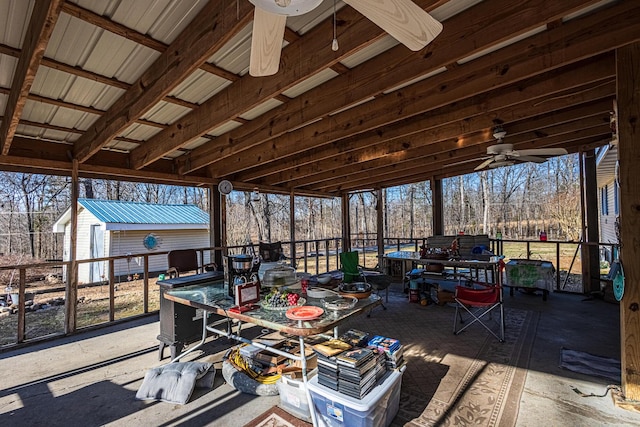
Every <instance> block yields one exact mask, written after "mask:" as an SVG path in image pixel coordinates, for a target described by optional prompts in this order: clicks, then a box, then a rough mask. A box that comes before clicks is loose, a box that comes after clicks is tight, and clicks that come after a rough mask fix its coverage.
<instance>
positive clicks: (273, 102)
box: [240, 98, 283, 120]
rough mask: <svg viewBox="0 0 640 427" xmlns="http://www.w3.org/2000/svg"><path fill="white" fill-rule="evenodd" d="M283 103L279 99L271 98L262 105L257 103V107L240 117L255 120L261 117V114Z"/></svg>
mask: <svg viewBox="0 0 640 427" xmlns="http://www.w3.org/2000/svg"><path fill="white" fill-rule="evenodd" d="M282 104H283V103H282V102H281V101H278V100H277V99H274V98H271V99H268V100H266V101H265V102H263V103H261V104H260V105H257V106H256V107H254V108H252V109H251V110H249V111H246V112H245V113H243V114H241V115H240V117H241V118H243V119H245V120H253V119H255V118H256V117H260V116H261V115H263V114H264V113H266V112H267V111H271V110H273V109H274V108H276V107H278V106H280V105H282Z"/></svg>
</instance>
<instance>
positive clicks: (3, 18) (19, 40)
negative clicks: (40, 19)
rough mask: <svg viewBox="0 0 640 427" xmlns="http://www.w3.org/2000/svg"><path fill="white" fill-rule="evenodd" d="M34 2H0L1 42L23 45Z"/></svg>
mask: <svg viewBox="0 0 640 427" xmlns="http://www.w3.org/2000/svg"><path fill="white" fill-rule="evenodd" d="M34 4H35V2H34V0H29V1H26V0H18V1H15V0H14V1H6V0H3V1H2V2H0V29H2V30H0V43H2V44H5V45H7V46H12V47H19V46H22V44H23V41H24V35H25V33H26V32H27V26H28V23H29V19H30V17H31V11H32V10H33V5H34Z"/></svg>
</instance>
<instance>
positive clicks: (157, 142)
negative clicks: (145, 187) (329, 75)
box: [131, 8, 383, 169]
mask: <svg viewBox="0 0 640 427" xmlns="http://www.w3.org/2000/svg"><path fill="white" fill-rule="evenodd" d="M345 9H346V10H345ZM345 9H343V10H341V11H340V13H339V14H340V20H341V21H342V22H344V23H345V24H344V25H345V27H349V31H351V33H352V36H351V37H349V38H348V39H346V40H345V41H344V43H342V44H341V46H340V50H339V51H338V52H333V51H332V50H331V46H330V45H328V44H327V43H326V40H325V39H326V38H325V37H323V36H324V35H326V34H330V31H331V25H332V20H331V19H326V20H325V21H323V22H322V23H321V24H319V25H317V26H316V27H314V28H313V29H312V30H311V31H309V32H308V33H306V34H305V35H304V36H302V37H300V38H299V39H298V40H296V41H294V42H293V43H290V44H289V45H288V46H287V47H286V48H285V49H283V50H282V54H281V60H280V61H281V63H282V64H283V65H282V66H281V69H280V71H279V72H278V74H276V75H274V76H269V77H261V78H254V77H252V76H250V75H248V74H247V75H245V76H243V77H242V78H241V79H240V80H239V81H237V82H236V83H235V84H233V85H230V86H228V87H227V88H225V89H224V90H222V91H220V92H219V93H217V94H216V95H214V96H212V97H211V98H209V99H208V100H207V101H205V102H204V103H203V104H202V105H201V107H200V108H198V109H197V110H195V111H192V112H191V113H190V114H187V115H186V116H184V117H181V118H180V119H178V120H177V121H176V122H175V123H173V124H172V125H171V126H170V127H169V128H168V129H167V130H165V131H163V132H160V133H159V134H157V135H155V136H154V137H153V138H151V139H150V140H149V141H148V142H147V143H146V144H145V145H143V146H141V147H138V148H137V149H136V150H134V151H133V152H132V153H131V164H132V165H133V167H135V168H138V169H140V168H143V167H145V166H147V165H149V164H150V163H153V162H154V161H155V160H157V159H159V158H162V157H163V156H164V155H165V154H167V153H170V152H172V151H173V150H175V149H177V148H179V147H181V146H183V145H185V144H187V143H189V142H191V141H193V140H195V139H197V138H198V137H200V136H201V135H203V134H205V133H206V132H208V131H210V130H211V129H214V128H216V127H217V126H220V125H221V124H223V123H226V122H228V121H229V120H234V119H235V118H237V117H238V116H240V115H241V114H242V113H244V112H246V111H249V110H250V109H252V108H254V107H256V106H258V105H260V104H261V103H263V102H265V101H267V100H269V99H271V98H273V97H274V96H277V95H279V94H281V93H282V92H284V91H285V90H287V89H289V88H290V87H292V86H294V85H295V84H297V83H299V82H301V81H303V80H304V79H306V78H308V77H310V76H312V75H314V74H316V73H318V72H320V71H322V70H323V69H324V68H326V67H330V66H331V65H332V64H335V63H337V62H338V61H340V60H341V59H343V58H345V57H347V56H349V55H350V54H353V53H355V52H356V51H358V50H360V49H362V48H363V47H364V46H367V45H369V44H371V43H373V42H374V41H375V40H377V39H378V38H380V37H382V36H383V32H382V30H381V29H380V28H379V27H377V26H376V25H374V24H373V23H372V22H371V21H369V20H368V19H366V18H364V17H363V16H362V15H360V14H359V13H357V12H356V11H354V10H353V9H351V8H345ZM309 52H315V53H316V54H314V55H308V53H309ZM300 58H307V59H306V60H300ZM247 94H251V96H247ZM221 107H223V108H221Z"/></svg>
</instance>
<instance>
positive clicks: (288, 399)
mask: <svg viewBox="0 0 640 427" xmlns="http://www.w3.org/2000/svg"><path fill="white" fill-rule="evenodd" d="M317 372H318V370H317V369H314V370H312V371H311V372H309V377H313V376H315V374H316V373H317ZM276 385H277V386H278V393H279V394H280V407H281V408H282V409H284V410H285V411H287V412H288V413H290V414H291V415H293V416H295V417H296V418H300V419H301V420H305V421H306V422H308V423H310V422H311V411H310V410H309V400H308V399H307V392H306V388H305V386H304V381H303V380H302V378H301V379H299V380H294V379H291V378H289V377H288V376H286V375H282V376H281V377H280V379H279V380H278V382H277V383H276Z"/></svg>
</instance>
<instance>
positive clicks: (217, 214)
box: [209, 185, 222, 267]
mask: <svg viewBox="0 0 640 427" xmlns="http://www.w3.org/2000/svg"><path fill="white" fill-rule="evenodd" d="M221 199H222V197H221V194H220V191H218V186H217V185H212V186H210V187H209V246H210V247H212V248H219V247H222V207H221V202H220V201H221ZM212 261H213V262H215V263H216V265H218V267H222V252H221V251H214V252H213V258H212Z"/></svg>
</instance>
